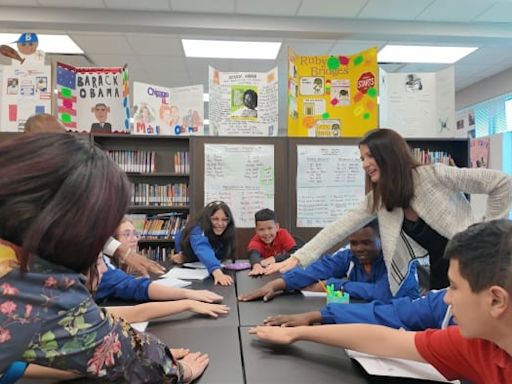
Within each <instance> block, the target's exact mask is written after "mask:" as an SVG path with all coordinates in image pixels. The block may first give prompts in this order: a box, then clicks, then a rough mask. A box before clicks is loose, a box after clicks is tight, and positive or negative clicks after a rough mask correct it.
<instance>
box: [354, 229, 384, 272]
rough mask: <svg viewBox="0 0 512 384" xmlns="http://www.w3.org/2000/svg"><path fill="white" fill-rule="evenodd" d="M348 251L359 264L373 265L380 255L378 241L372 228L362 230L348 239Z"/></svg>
mask: <svg viewBox="0 0 512 384" xmlns="http://www.w3.org/2000/svg"><path fill="white" fill-rule="evenodd" d="M348 241H349V244H350V250H351V251H352V252H354V255H355V256H356V257H357V259H358V260H359V262H360V263H361V264H373V262H374V261H375V259H376V258H377V256H378V255H379V253H380V239H379V237H378V235H377V234H376V233H375V232H374V231H373V229H372V228H368V227H366V228H363V229H360V230H359V231H357V232H354V233H353V234H352V235H350V236H349V237H348Z"/></svg>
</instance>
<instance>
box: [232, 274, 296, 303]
mask: <svg viewBox="0 0 512 384" xmlns="http://www.w3.org/2000/svg"><path fill="white" fill-rule="evenodd" d="M285 288H286V283H285V281H284V280H283V279H281V278H279V279H275V280H272V281H270V282H268V283H267V284H265V285H264V286H262V287H261V288H258V289H255V290H254V291H252V292H249V293H244V294H241V295H239V296H238V300H240V301H252V300H257V299H261V298H263V301H269V300H271V299H272V298H273V297H274V296H275V295H277V294H278V293H279V292H281V291H283V290H284V289H285Z"/></svg>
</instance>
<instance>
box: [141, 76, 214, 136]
mask: <svg viewBox="0 0 512 384" xmlns="http://www.w3.org/2000/svg"><path fill="white" fill-rule="evenodd" d="M132 133H133V134H136V135H202V134H203V133H204V102H203V85H202V84H201V85H191V86H187V87H177V88H166V87H162V86H159V85H153V84H146V83H141V82H136V81H134V82H133V128H132Z"/></svg>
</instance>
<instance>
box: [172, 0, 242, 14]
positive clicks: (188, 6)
mask: <svg viewBox="0 0 512 384" xmlns="http://www.w3.org/2000/svg"><path fill="white" fill-rule="evenodd" d="M170 1H171V9H172V10H173V11H178V12H198V13H233V12H234V11H235V0H215V1H212V0H194V1H190V0H170Z"/></svg>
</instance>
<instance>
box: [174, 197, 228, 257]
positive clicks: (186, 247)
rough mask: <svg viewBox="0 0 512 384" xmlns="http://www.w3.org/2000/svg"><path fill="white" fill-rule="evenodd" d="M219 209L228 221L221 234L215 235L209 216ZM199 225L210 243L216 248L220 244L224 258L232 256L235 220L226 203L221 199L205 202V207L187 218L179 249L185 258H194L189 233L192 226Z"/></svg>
mask: <svg viewBox="0 0 512 384" xmlns="http://www.w3.org/2000/svg"><path fill="white" fill-rule="evenodd" d="M219 209H221V210H222V211H224V214H225V215H226V216H227V218H228V220H229V222H228V225H227V227H226V229H225V230H224V232H223V233H222V235H220V236H217V235H216V234H215V233H214V232H213V226H212V222H211V220H210V218H211V217H212V216H213V215H214V214H215V212H217V211H218V210H219ZM196 226H199V227H200V228H201V229H202V230H203V232H204V235H205V236H206V237H207V238H208V240H209V242H210V245H211V246H212V247H213V248H214V249H216V248H218V247H219V246H221V247H222V248H223V249H224V258H225V259H228V258H232V257H233V254H234V252H235V221H234V220H233V214H232V213H231V209H229V207H228V205H227V204H226V203H225V202H223V201H212V202H211V203H209V204H207V205H206V207H204V208H203V210H202V211H201V212H200V213H199V214H198V215H197V216H196V217H195V218H193V219H192V220H189V221H188V223H187V225H186V226H185V229H184V230H183V234H182V236H181V249H182V250H183V253H184V255H185V257H186V258H187V260H193V259H194V252H193V251H192V248H191V246H190V233H191V232H192V230H193V229H194V227H196Z"/></svg>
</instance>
